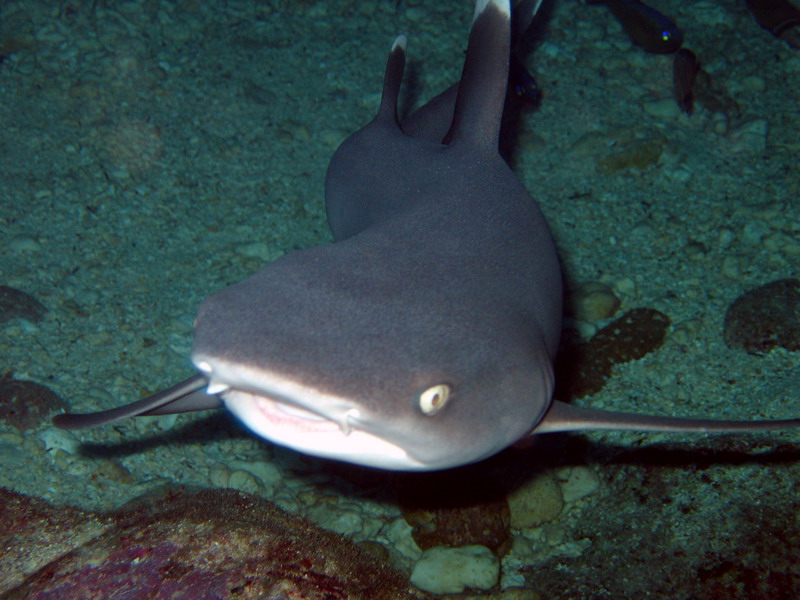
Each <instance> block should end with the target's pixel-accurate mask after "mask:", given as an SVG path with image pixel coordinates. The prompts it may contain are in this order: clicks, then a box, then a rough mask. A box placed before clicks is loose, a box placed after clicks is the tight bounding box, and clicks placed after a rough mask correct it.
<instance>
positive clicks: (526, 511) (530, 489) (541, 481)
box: [508, 473, 564, 529]
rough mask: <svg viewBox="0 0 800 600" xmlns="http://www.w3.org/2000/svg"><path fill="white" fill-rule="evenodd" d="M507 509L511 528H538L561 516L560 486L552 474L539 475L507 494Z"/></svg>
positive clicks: (562, 502)
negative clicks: (509, 511) (509, 514)
mask: <svg viewBox="0 0 800 600" xmlns="http://www.w3.org/2000/svg"><path fill="white" fill-rule="evenodd" d="M508 508H509V509H510V510H511V526H512V527H514V528H517V529H522V528H527V527H538V526H539V525H541V524H542V523H547V522H548V521H552V520H553V519H555V518H557V517H558V516H559V515H560V514H561V510H562V509H563V508H564V496H563V493H562V491H561V486H559V485H558V481H556V479H555V477H553V475H552V474H550V473H540V474H539V475H537V476H535V477H533V478H532V479H530V480H528V481H526V482H525V483H524V484H522V485H521V486H520V487H518V488H517V489H515V490H514V491H513V492H511V494H509V496H508Z"/></svg>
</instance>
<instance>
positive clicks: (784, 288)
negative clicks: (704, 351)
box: [723, 279, 800, 354]
mask: <svg viewBox="0 0 800 600" xmlns="http://www.w3.org/2000/svg"><path fill="white" fill-rule="evenodd" d="M723 335H724V338H725V343H726V344H727V345H728V347H729V348H744V349H745V350H746V351H747V352H749V353H750V354H766V353H767V352H769V351H770V350H772V349H773V348H774V347H776V346H781V347H783V348H786V349H787V350H800V280H798V279H779V280H778V281H773V282H771V283H767V284H765V285H762V286H761V287H757V288H755V289H753V290H750V291H749V292H745V293H744V294H742V295H741V296H739V297H738V298H737V299H736V300H735V301H734V302H733V304H731V306H730V308H729V309H728V312H727V313H726V314H725V329H724V334H723Z"/></svg>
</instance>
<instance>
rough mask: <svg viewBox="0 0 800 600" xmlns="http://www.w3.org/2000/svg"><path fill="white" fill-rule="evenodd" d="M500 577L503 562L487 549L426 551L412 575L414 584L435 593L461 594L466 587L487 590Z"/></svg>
mask: <svg viewBox="0 0 800 600" xmlns="http://www.w3.org/2000/svg"><path fill="white" fill-rule="evenodd" d="M499 578H500V561H498V560H497V557H496V556H495V555H494V554H493V553H492V551H491V550H489V549H488V548H487V547H486V546H462V547H460V548H445V547H443V546H437V547H436V548H431V549H429V550H426V551H425V552H424V553H423V554H422V556H421V557H420V559H419V560H418V561H417V563H416V564H415V565H414V570H413V571H412V572H411V583H412V584H413V585H414V586H416V587H417V588H419V589H421V590H423V591H426V592H431V593H432V594H459V593H461V592H463V591H464V590H465V589H467V588H472V589H478V590H488V589H490V588H492V587H494V586H495V585H496V584H497V582H498V580H499Z"/></svg>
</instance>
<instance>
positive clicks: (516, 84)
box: [508, 52, 542, 108]
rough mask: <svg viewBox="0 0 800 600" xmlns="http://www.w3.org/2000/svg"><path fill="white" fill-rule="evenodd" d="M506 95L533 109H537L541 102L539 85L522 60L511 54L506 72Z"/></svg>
mask: <svg viewBox="0 0 800 600" xmlns="http://www.w3.org/2000/svg"><path fill="white" fill-rule="evenodd" d="M508 93H509V94H511V95H513V96H514V97H515V98H517V99H519V100H521V101H522V102H523V103H524V104H526V105H527V106H531V107H533V108H538V106H539V104H540V103H541V101H542V91H541V90H540V89H539V84H538V83H536V80H535V79H534V78H533V75H531V73H530V71H528V69H527V68H526V67H525V65H524V64H523V62H522V60H520V58H519V57H518V56H517V55H516V54H514V53H513V52H512V53H511V62H510V64H509V70H508Z"/></svg>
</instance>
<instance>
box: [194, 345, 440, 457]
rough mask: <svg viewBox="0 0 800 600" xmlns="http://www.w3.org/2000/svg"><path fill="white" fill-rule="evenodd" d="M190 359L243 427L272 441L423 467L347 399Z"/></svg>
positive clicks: (244, 368) (326, 454) (310, 451)
mask: <svg viewBox="0 0 800 600" xmlns="http://www.w3.org/2000/svg"><path fill="white" fill-rule="evenodd" d="M195 365H196V366H197V368H198V369H199V370H200V371H201V372H202V373H203V374H204V376H205V377H207V378H208V380H209V383H208V388H207V393H208V394H219V395H220V397H221V398H222V400H223V402H224V403H225V406H226V407H227V408H228V410H230V411H231V412H232V413H233V414H234V415H236V417H238V419H239V420H240V421H241V422H242V423H243V424H244V425H245V426H246V427H248V428H249V429H250V430H252V431H253V432H254V433H256V434H258V435H260V436H261V437H263V438H266V439H268V440H270V441H272V442H274V443H276V444H279V445H281V446H287V447H289V448H292V449H294V450H297V451H298V452H303V453H305V454H311V455H314V456H319V457H322V458H332V459H335V460H342V461H345V462H350V463H354V464H359V465H365V466H370V467H379V468H382V469H392V470H412V471H416V470H425V469H426V466H425V465H424V464H422V463H420V462H419V461H417V460H415V459H414V458H412V457H411V456H409V454H408V452H406V450H404V449H403V448H401V447H400V446H397V445H396V444H393V443H392V442H389V441H388V440H386V439H384V438H382V437H380V435H378V434H375V433H370V432H368V431H365V430H364V429H363V428H362V427H363V424H362V423H361V421H360V417H361V411H360V410H359V409H358V407H357V406H355V405H354V403H353V401H350V400H347V399H344V398H339V397H336V396H331V395H327V394H324V393H321V392H319V391H317V390H313V389H310V388H308V387H306V386H303V385H301V384H298V383H297V382H294V381H290V380H287V379H285V378H281V377H280V376H277V375H274V374H272V373H267V372H264V371H261V370H255V369H252V368H250V367H247V366H245V365H238V364H235V363H227V362H224V361H217V360H214V361H212V360H209V359H197V360H195ZM372 429H378V428H377V427H375V426H373V427H372Z"/></svg>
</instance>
